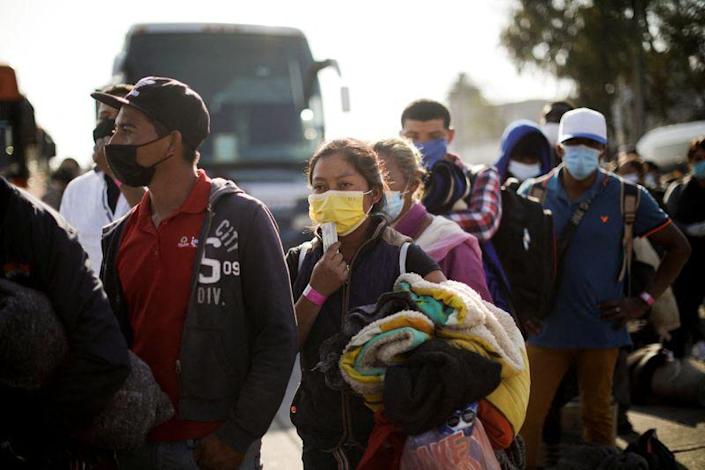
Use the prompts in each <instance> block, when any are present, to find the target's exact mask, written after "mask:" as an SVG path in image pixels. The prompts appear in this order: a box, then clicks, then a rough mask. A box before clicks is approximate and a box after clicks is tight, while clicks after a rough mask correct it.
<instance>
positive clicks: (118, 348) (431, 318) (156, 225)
mask: <svg viewBox="0 0 705 470" xmlns="http://www.w3.org/2000/svg"><path fill="white" fill-rule="evenodd" d="M91 96H92V97H93V98H94V99H95V100H97V102H98V103H99V107H98V116H97V118H98V119H97V123H96V127H95V130H94V132H93V139H94V143H95V147H94V153H93V160H94V163H95V168H94V169H93V170H92V171H90V172H88V173H86V174H84V175H82V176H80V177H78V178H75V179H73V180H72V181H71V182H70V183H69V184H68V186H67V187H66V189H65V191H64V192H63V197H62V200H61V203H60V215H59V214H57V213H56V212H54V211H52V210H50V209H48V208H47V207H46V206H44V205H42V204H41V203H39V202H37V201H36V200H34V199H32V198H31V197H30V196H28V195H26V194H25V193H24V192H22V191H20V190H18V189H16V188H14V187H12V186H11V185H9V184H8V183H7V182H5V181H4V180H2V181H0V217H1V218H0V220H1V221H2V228H1V229H0V260H1V261H2V266H3V269H4V270H3V272H2V273H1V274H2V278H4V279H6V280H8V281H11V283H10V284H7V285H5V284H3V286H2V288H3V289H10V290H11V289H12V286H13V285H15V284H16V285H18V286H23V287H29V288H31V289H34V290H36V291H38V292H40V293H42V295H45V296H46V297H47V298H48V299H49V302H50V303H51V304H52V307H53V310H54V312H55V314H56V316H57V317H58V318H59V320H60V321H61V323H62V325H63V328H64V330H65V333H66V337H67V341H68V343H69V350H68V353H67V358H66V360H64V361H63V363H62V366H61V367H60V368H59V369H58V370H57V371H56V372H55V373H54V374H53V375H52V377H51V378H50V379H49V380H47V384H46V385H45V386H43V387H41V388H40V389H39V390H34V389H33V390H24V389H21V388H17V387H15V386H10V385H8V384H7V382H6V381H3V378H2V377H0V395H2V396H3V399H2V400H0V407H2V408H3V411H2V413H3V416H8V417H9V418H8V419H3V420H2V422H0V462H1V463H2V465H3V468H12V467H11V466H14V468H61V466H62V465H63V466H64V468H70V467H67V465H69V464H70V462H73V463H74V464H75V462H81V464H82V465H84V466H87V468H120V469H145V468H158V469H165V470H166V469H195V468H203V469H233V468H241V469H256V468H261V458H260V447H261V439H262V436H263V435H264V434H265V432H266V431H267V429H268V428H269V426H270V424H271V422H272V420H273V418H274V416H275V413H276V412H277V410H278V409H279V407H280V404H281V402H282V400H283V397H284V394H285V390H286V387H287V383H288V381H289V378H290V374H291V371H292V368H293V367H294V363H295V357H296V355H297V353H299V354H300V364H301V383H300V385H299V389H298V391H297V393H296V396H295V398H294V400H293V403H291V419H292V422H293V424H294V426H295V427H296V430H297V432H298V434H299V436H300V437H301V439H302V441H303V454H302V456H301V458H302V460H303V465H304V468H305V469H307V470H308V469H352V468H362V469H374V468H400V467H402V468H451V467H449V466H448V465H452V462H455V464H456V465H458V462H456V461H449V462H451V463H448V462H441V461H440V460H438V459H441V460H442V458H446V457H447V455H446V454H449V453H453V454H454V455H455V454H458V455H457V457H458V458H460V459H474V461H477V462H481V463H482V465H484V467H482V468H503V469H505V468H506V469H513V468H530V469H533V468H537V467H538V466H539V465H540V452H539V451H540V448H541V445H542V436H543V437H544V438H545V437H546V434H547V430H550V428H552V427H553V428H555V427H556V426H557V425H556V421H557V420H556V416H560V409H561V406H562V405H563V404H564V403H565V400H563V395H564V393H563V392H562V390H563V389H564V388H565V387H566V384H567V383H568V382H569V381H570V377H569V376H570V375H571V374H569V372H570V371H571V370H574V375H575V379H574V380H575V381H576V382H577V388H578V390H579V395H580V400H581V401H580V402H581V408H582V423H583V428H584V429H583V431H584V433H583V435H584V440H585V441H586V442H588V443H592V444H596V445H602V446H607V447H613V446H614V445H615V437H616V436H615V431H616V430H617V427H616V425H617V423H616V422H615V418H614V413H613V406H612V402H613V400H614V397H615V395H616V392H615V390H616V388H617V386H618V385H619V384H620V383H622V382H624V380H625V377H624V374H620V373H619V372H615V370H617V371H619V370H620V368H619V367H618V364H619V363H620V360H623V358H624V357H625V354H626V351H628V350H629V349H630V348H632V347H634V344H635V343H636V342H637V340H636V339H633V338H632V336H630V330H628V328H627V325H628V324H629V323H630V322H633V321H635V320H648V319H650V317H651V312H652V308H653V307H654V305H655V304H656V302H657V301H658V300H659V298H660V297H662V295H663V294H664V293H665V292H666V293H667V295H672V296H674V297H675V301H676V302H675V303H676V304H677V310H678V313H677V314H676V315H677V317H678V320H679V321H680V326H679V327H678V328H675V329H674V328H671V329H670V330H669V329H665V330H664V329H663V328H662V329H658V328H653V331H654V332H653V335H655V336H656V341H657V342H658V341H659V339H660V340H662V341H664V342H665V345H666V347H668V348H669V349H670V350H672V351H673V353H674V354H675V356H676V357H680V358H682V357H686V356H689V355H691V354H695V355H696V356H697V355H698V354H700V355H701V356H700V357H701V358H705V342H703V336H702V331H700V330H699V319H700V316H699V309H700V308H701V305H702V303H703V298H704V297H705V285H704V284H703V283H702V276H703V274H705V272H703V271H704V270H705V138H700V139H696V140H695V141H693V142H692V144H691V146H690V149H689V151H688V154H687V155H684V158H686V160H687V164H688V166H689V169H690V171H689V173H688V174H687V175H686V176H685V177H683V178H682V179H679V180H677V181H674V182H672V183H671V184H670V186H669V187H668V188H663V187H662V186H661V179H660V175H659V174H658V169H656V168H655V167H654V166H653V165H649V164H647V162H644V161H643V160H641V159H640V157H639V156H638V155H637V154H636V153H635V152H625V153H623V154H620V155H619V156H618V158H617V159H616V161H614V163H610V161H612V160H614V159H612V158H610V157H611V156H610V151H609V141H608V132H607V122H606V120H605V117H604V116H603V115H602V114H601V113H599V112H597V111H595V110H592V109H589V108H587V107H582V108H574V107H573V106H572V105H571V104H570V103H568V102H556V103H552V104H550V105H548V106H547V107H546V109H545V112H544V116H543V117H542V118H541V122H540V123H536V122H532V121H528V120H525V121H517V122H514V123H512V124H511V125H509V126H508V127H507V129H506V130H505V132H504V134H503V136H502V139H501V142H500V145H499V158H498V159H497V161H496V162H495V163H494V164H492V165H484V166H479V167H470V166H469V165H468V164H467V163H465V161H464V159H463V158H462V156H459V155H456V154H453V153H451V152H450V151H449V150H448V146H449V145H450V144H451V143H452V141H453V138H454V135H455V132H456V131H455V130H454V129H453V127H452V125H451V115H450V113H449V111H448V109H447V108H446V107H445V106H443V105H442V104H441V103H438V102H435V101H431V100H418V101H414V102H413V103H411V104H410V105H409V106H408V107H406V109H404V110H403V112H402V114H401V119H400V131H399V137H391V136H390V138H387V139H384V140H380V141H378V142H364V141H361V140H357V139H352V138H348V139H338V140H333V141H329V142H325V143H324V144H323V145H322V146H321V147H320V148H319V149H318V150H317V151H316V152H315V154H314V155H312V156H311V158H310V160H309V162H308V166H307V173H306V175H307V179H308V184H309V187H310V196H309V215H310V218H311V220H312V222H313V224H314V225H313V233H312V238H311V240H310V241H309V242H306V243H304V244H302V245H300V246H297V247H293V248H291V249H289V250H288V252H287V253H284V251H283V248H282V244H281V241H280V239H279V236H278V233H277V226H276V223H275V221H274V219H273V217H272V215H271V213H270V211H269V209H268V208H267V207H266V206H265V205H264V204H263V203H262V202H260V201H258V200H257V199H255V198H253V197H251V196H249V195H247V194H246V193H245V192H243V191H242V190H241V189H240V188H239V187H238V186H237V185H236V184H235V183H233V182H232V181H229V180H224V179H221V178H215V177H214V178H211V177H210V176H209V175H207V174H206V172H205V171H204V170H202V169H199V168H198V161H199V152H198V149H199V146H200V145H201V143H202V142H203V141H204V140H205V139H206V138H208V135H209V132H210V116H209V112H208V109H207V107H206V105H205V103H204V102H203V100H202V99H201V97H200V96H199V95H198V93H197V90H192V89H191V88H190V87H189V86H188V85H187V84H184V83H181V82H179V81H177V80H174V79H170V78H162V77H146V78H143V79H142V80H140V81H139V82H138V83H136V84H135V85H134V86H132V85H119V86H111V87H108V88H106V89H104V90H102V91H100V92H96V93H93V94H92V95H91ZM458 132H462V129H459V130H458ZM466 157H467V156H466ZM610 170H612V171H610ZM331 223H332V224H333V225H330V224H331ZM330 227H333V228H332V229H331V228H330ZM636 240H642V241H643V240H646V241H648V244H649V245H650V246H651V247H652V248H653V250H654V251H655V252H656V253H657V254H658V263H657V266H656V267H655V268H654V269H653V270H652V271H651V272H650V273H648V275H646V276H639V272H637V269H636V268H635V266H636V263H637V261H638V254H635V253H634V243H635V241H636ZM8 286H9V287H8ZM537 286H538V287H537ZM3 308H4V307H3ZM0 310H2V308H0ZM8 331H10V329H9V327H8V326H7V324H3V320H2V313H1V312H0V335H1V334H8ZM659 337H660V338H659ZM639 341H645V340H643V339H640V340H639ZM647 342H648V341H647ZM128 350H129V351H131V352H132V353H134V354H135V355H136V356H137V357H139V359H141V360H142V361H144V363H146V364H147V365H148V366H149V369H150V370H151V373H152V374H153V376H154V380H156V383H157V384H158V385H159V386H160V387H161V390H162V391H163V392H164V393H165V394H166V396H168V399H169V401H170V402H171V404H172V405H173V408H174V413H173V416H172V417H171V418H169V419H166V420H165V421H163V422H161V423H159V424H157V425H156V426H154V427H153V428H152V429H151V430H150V431H149V433H148V434H147V435H146V436H145V439H144V442H142V443H141V445H140V446H137V447H133V448H120V449H99V448H94V447H91V446H90V445H89V444H87V443H86V442H87V441H86V439H85V429H86V427H87V426H89V425H90V423H91V422H92V421H93V420H95V418H96V416H98V415H99V414H100V412H101V410H102V409H104V408H105V407H106V406H108V404H109V403H110V401H111V399H112V397H113V396H114V394H115V393H116V391H117V390H119V389H120V387H121V385H122V384H123V382H124V381H125V378H126V377H127V374H128V371H129V369H130V365H129V364H130V362H129V360H128ZM2 357H3V358H5V357H7V355H5V356H2ZM620 358H622V359H620ZM3 365H5V364H3ZM0 375H2V374H0ZM627 386H628V385H627ZM617 402H618V403H620V405H622V402H620V400H619V399H618V400H617ZM287 405H289V404H288V403H287ZM626 406H628V403H627V404H625V407H626ZM625 407H623V409H622V411H624V408H625ZM25 410H32V413H25ZM6 411H7V414H5V412H6ZM28 416H32V417H33V418H32V419H33V420H34V421H32V422H28V419H27V417H28ZM558 421H560V420H559V419H558ZM36 428H41V429H42V433H41V434H36V433H33V431H34V430H35V429H36ZM559 431H560V430H559ZM433 433H436V434H433ZM554 433H555V429H554ZM549 434H550V432H549ZM419 436H430V437H423V438H421V437H419ZM434 436H435V437H434ZM438 436H441V437H438ZM454 436H456V437H457V436H460V437H461V438H462V439H467V441H465V440H462V439H461V443H463V442H467V443H469V444H467V445H466V446H465V447H463V446H460V447H457V448H458V449H461V450H460V451H457V450H456V451H453V452H451V451H449V452H447V453H446V454H444V455H446V457H441V456H440V454H434V452H435V450H434V449H438V448H439V446H441V445H446V443H447V442H449V441H447V439H450V438H452V437H454ZM424 439H427V440H428V439H430V440H432V441H433V442H432V443H433V445H429V444H428V442H426V441H425V440H424ZM434 439H435V440H434ZM454 442H455V441H454ZM472 443H474V444H472ZM475 444H476V445H475ZM448 445H450V444H448ZM458 445H459V444H458ZM67 449H68V450H67ZM478 449H485V450H488V449H489V452H486V451H481V450H478ZM424 452H425V453H424ZM448 458H450V457H448ZM454 458H455V457H454ZM434 461H437V462H438V463H437V466H434V464H433V462H434ZM468 461H469V460H468ZM105 465H112V467H110V466H108V467H106V466H105ZM444 465H445V466H444ZM454 468H466V467H454ZM467 468H474V467H467Z"/></svg>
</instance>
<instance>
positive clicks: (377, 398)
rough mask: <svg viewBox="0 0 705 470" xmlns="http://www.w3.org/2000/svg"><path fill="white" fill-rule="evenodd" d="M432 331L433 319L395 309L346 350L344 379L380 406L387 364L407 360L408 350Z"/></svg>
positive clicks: (376, 407)
mask: <svg viewBox="0 0 705 470" xmlns="http://www.w3.org/2000/svg"><path fill="white" fill-rule="evenodd" d="M432 334H433V322H432V321H431V320H429V319H428V318H427V317H426V316H425V315H424V314H422V313H419V312H413V311H402V312H399V313H395V314H394V315H391V316H388V317H385V318H382V319H380V320H377V321H375V322H373V323H372V324H370V325H367V326H366V327H365V328H363V329H362V331H360V333H358V334H357V335H355V337H353V339H352V340H351V341H350V342H349V343H348V345H347V346H346V347H345V350H344V351H343V355H342V356H341V358H340V364H339V366H340V370H341V373H342V375H343V379H345V381H346V382H347V383H348V384H349V385H350V387H351V388H352V389H353V390H354V391H355V392H356V393H358V394H360V395H362V396H363V398H364V400H365V404H366V405H367V406H368V407H369V408H370V409H372V410H373V411H377V410H379V409H380V408H381V407H382V391H383V390H384V375H385V371H386V369H387V367H389V366H393V365H398V364H402V363H403V362H405V360H406V356H405V354H406V353H408V352H411V351H413V350H414V349H416V348H417V347H418V346H420V345H421V344H423V343H424V342H426V341H428V340H429V339H430V338H431V335H432Z"/></svg>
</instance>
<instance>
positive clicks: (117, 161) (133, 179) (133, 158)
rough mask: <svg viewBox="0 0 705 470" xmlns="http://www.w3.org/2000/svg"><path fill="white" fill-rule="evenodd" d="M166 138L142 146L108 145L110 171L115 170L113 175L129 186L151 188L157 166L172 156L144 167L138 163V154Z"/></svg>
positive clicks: (106, 154)
mask: <svg viewBox="0 0 705 470" xmlns="http://www.w3.org/2000/svg"><path fill="white" fill-rule="evenodd" d="M164 137H168V136H164ZM164 137H159V138H157V139H154V140H152V141H150V142H147V143H145V144H141V145H122V144H108V145H106V146H105V157H106V158H107V160H108V165H110V169H111V170H113V173H115V176H116V177H117V179H119V180H120V182H122V183H123V184H126V185H128V186H134V187H139V186H149V183H151V182H152V178H153V177H154V172H155V171H156V166H157V165H159V164H160V163H162V162H163V161H165V160H168V159H169V158H171V157H172V155H169V156H166V157H164V158H162V159H161V160H159V161H157V162H156V163H154V164H152V165H150V166H142V165H140V164H139V163H137V154H138V152H139V149H141V148H144V147H146V146H148V145H151V144H153V143H155V142H158V141H160V140H162V139H163V138H164Z"/></svg>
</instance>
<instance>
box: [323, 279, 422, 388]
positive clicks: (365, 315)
mask: <svg viewBox="0 0 705 470" xmlns="http://www.w3.org/2000/svg"><path fill="white" fill-rule="evenodd" d="M404 310H416V304H415V303H414V301H413V300H412V299H411V295H410V293H409V292H387V293H385V294H382V295H381V296H380V297H379V299H378V300H377V303H376V304H372V305H363V306H362V307H357V308H354V309H353V310H351V311H350V312H348V313H347V315H345V317H344V318H343V325H342V328H341V331H340V333H338V334H336V335H334V336H331V337H330V338H328V339H327V340H325V341H324V342H323V344H321V350H320V357H321V360H320V362H319V363H318V364H317V365H316V370H318V371H320V372H322V373H323V375H324V376H325V380H326V385H327V386H328V387H330V388H331V389H333V390H339V391H349V390H350V387H349V386H348V384H347V383H346V381H345V380H344V379H343V376H342V375H341V373H340V368H339V367H338V362H339V361H340V356H341V355H342V353H343V350H344V349H345V346H346V345H347V344H348V343H349V342H350V340H351V339H352V337H353V336H355V335H356V334H358V333H359V332H360V331H361V330H362V329H363V328H365V327H366V326H367V325H369V324H370V323H373V322H375V321H377V320H380V319H382V318H385V317H388V316H390V315H393V314H395V313H397V312H401V311H404Z"/></svg>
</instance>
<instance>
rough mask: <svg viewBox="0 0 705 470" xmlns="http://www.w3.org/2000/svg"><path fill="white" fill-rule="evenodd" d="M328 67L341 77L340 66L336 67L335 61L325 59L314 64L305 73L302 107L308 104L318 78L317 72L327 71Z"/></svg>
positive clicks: (336, 62)
mask: <svg viewBox="0 0 705 470" xmlns="http://www.w3.org/2000/svg"><path fill="white" fill-rule="evenodd" d="M328 67H331V68H333V69H334V70H335V71H336V72H337V74H338V76H339V77H342V76H343V74H342V73H341V72H340V66H339V65H338V61H337V60H334V59H326V60H319V61H316V62H314V63H313V64H312V65H311V66H310V67H309V69H308V71H307V72H306V81H305V82H304V103H305V104H304V106H308V103H309V101H310V100H311V97H312V96H313V90H314V85H315V83H316V79H317V78H318V72H320V71H321V70H323V69H327V68H328Z"/></svg>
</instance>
